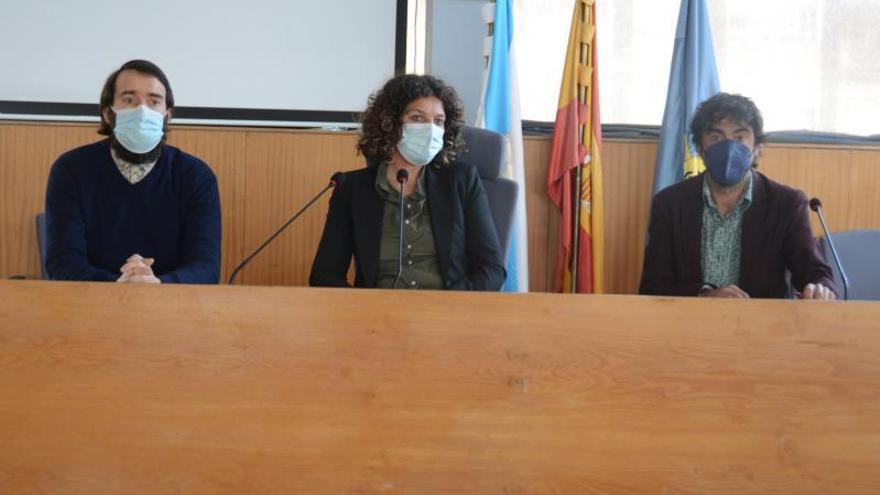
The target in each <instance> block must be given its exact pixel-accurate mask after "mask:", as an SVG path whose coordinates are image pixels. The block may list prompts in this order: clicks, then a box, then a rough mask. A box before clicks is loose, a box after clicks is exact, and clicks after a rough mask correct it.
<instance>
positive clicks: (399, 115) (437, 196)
mask: <svg viewBox="0 0 880 495" xmlns="http://www.w3.org/2000/svg"><path fill="white" fill-rule="evenodd" d="M462 113H463V112H462V105H461V101H460V99H459V98H458V95H457V94H456V92H455V90H453V89H452V88H451V87H449V86H447V85H445V84H444V83H443V82H442V81H440V80H439V79H437V78H434V77H432V76H418V75H412V74H408V75H402V76H398V77H395V78H393V79H391V80H390V81H388V82H387V83H385V85H384V86H383V87H382V89H380V90H379V91H378V92H376V93H375V94H373V95H372V96H371V97H370V100H369V102H368V105H367V109H366V110H365V111H364V113H363V116H362V128H361V135H360V137H359V139H358V144H357V148H358V152H359V153H360V154H362V155H364V157H365V158H366V159H367V168H365V169H360V170H355V171H352V172H347V173H346V174H345V179H344V180H342V181H340V182H341V183H340V184H339V185H337V187H336V189H335V190H334V191H333V197H332V198H331V199H330V211H329V212H328V214H327V221H326V223H325V225H324V234H323V236H322V237H321V243H320V244H319V246H318V252H317V253H316V255H315V260H314V262H313V264H312V273H311V275H310V277H309V283H310V284H311V285H313V286H330V287H347V286H348V285H349V284H348V281H347V278H346V277H347V273H348V267H349V264H350V263H351V258H352V256H354V260H355V279H354V286H355V287H387V288H407V289H457V290H485V291H495V290H499V289H500V288H501V285H502V284H503V283H504V278H505V276H506V273H505V270H504V261H503V259H502V255H501V248H500V245H499V242H498V235H497V233H496V231H495V225H494V224H493V222H492V215H491V213H490V211H489V204H488V201H487V198H486V192H485V190H484V189H483V184H482V182H481V181H480V178H479V176H478V175H477V170H476V168H474V167H473V166H470V165H466V164H463V163H459V162H456V161H455V157H456V154H457V153H458V152H460V150H461V149H462V146H463V144H464V143H463V142H462V139H461V129H462V126H463V121H462ZM399 170H406V171H407V172H408V173H409V179H408V180H407V181H406V182H405V183H404V184H403V194H404V197H405V198H406V200H405V203H404V204H405V205H406V206H405V208H404V210H405V212H404V222H405V224H404V243H403V244H404V247H403V260H402V266H403V269H402V270H401V271H400V273H399V275H398V242H399V241H398V239H399V234H398V225H399V223H398V222H399V220H400V216H399V215H400V210H401V208H400V201H399V194H400V187H401V185H400V184H399V183H398V182H397V176H398V171H399Z"/></svg>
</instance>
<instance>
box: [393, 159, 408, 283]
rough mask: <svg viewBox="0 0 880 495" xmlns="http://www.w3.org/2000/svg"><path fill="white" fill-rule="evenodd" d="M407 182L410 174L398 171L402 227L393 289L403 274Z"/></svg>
mask: <svg viewBox="0 0 880 495" xmlns="http://www.w3.org/2000/svg"><path fill="white" fill-rule="evenodd" d="M407 180H409V172H408V171H407V170H406V169H405V168H402V169H400V170H398V171H397V183H398V184H400V225H399V226H398V230H397V234H398V237H397V276H396V277H394V284H393V285H392V286H391V288H392V289H396V288H397V284H398V283H399V282H400V276H401V275H402V274H403V217H404V215H405V214H406V207H405V202H406V198H405V197H404V195H403V189H404V187H405V186H406V181H407Z"/></svg>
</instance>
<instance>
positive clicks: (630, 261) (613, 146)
mask: <svg viewBox="0 0 880 495" xmlns="http://www.w3.org/2000/svg"><path fill="white" fill-rule="evenodd" d="M656 150H657V145H656V143H655V142H652V141H615V140H606V141H605V142H604V149H603V151H604V153H605V155H604V157H605V162H604V169H603V171H604V173H605V292H606V293H608V294H635V293H637V292H638V286H639V279H640V277H641V274H642V259H643V258H644V254H645V253H644V250H645V234H646V233H647V225H648V216H649V210H650V200H651V188H652V187H653V184H654V160H655V158H656V156H655V155H656Z"/></svg>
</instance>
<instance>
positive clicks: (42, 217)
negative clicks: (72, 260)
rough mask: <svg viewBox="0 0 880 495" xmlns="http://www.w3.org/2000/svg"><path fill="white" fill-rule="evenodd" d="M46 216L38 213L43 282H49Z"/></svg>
mask: <svg viewBox="0 0 880 495" xmlns="http://www.w3.org/2000/svg"><path fill="white" fill-rule="evenodd" d="M46 237H47V236H46V214H45V213H37V246H38V247H39V248H40V270H41V273H40V276H41V278H42V279H43V280H49V272H48V271H47V270H46V243H47V242H48V241H47V239H46Z"/></svg>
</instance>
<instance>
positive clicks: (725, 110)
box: [691, 93, 767, 149]
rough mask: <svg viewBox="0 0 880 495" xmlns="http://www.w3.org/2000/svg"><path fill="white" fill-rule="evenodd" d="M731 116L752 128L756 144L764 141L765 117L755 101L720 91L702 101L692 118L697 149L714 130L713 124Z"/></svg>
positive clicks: (692, 130)
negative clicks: (707, 134) (704, 137)
mask: <svg viewBox="0 0 880 495" xmlns="http://www.w3.org/2000/svg"><path fill="white" fill-rule="evenodd" d="M727 117H730V118H731V119H733V120H735V121H736V122H742V123H744V124H746V125H748V126H749V127H751V128H752V131H753V132H754V133H755V146H757V145H759V144H761V143H763V142H764V139H766V137H767V136H766V134H764V118H763V117H761V111H760V110H758V107H757V106H755V102H753V101H752V100H751V99H749V98H747V97H745V96H743V95H736V94H730V93H718V94H716V95H715V96H713V97H711V98H709V99H708V100H706V101H704V102H702V103H700V105H699V106H698V107H697V111H696V112H694V118H693V119H692V120H691V139H693V142H694V145H696V147H697V149H702V142H703V136H704V135H705V134H706V133H708V132H710V131H711V130H712V126H714V125H715V124H717V123H719V122H721V121H722V120H724V119H725V118H727Z"/></svg>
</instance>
